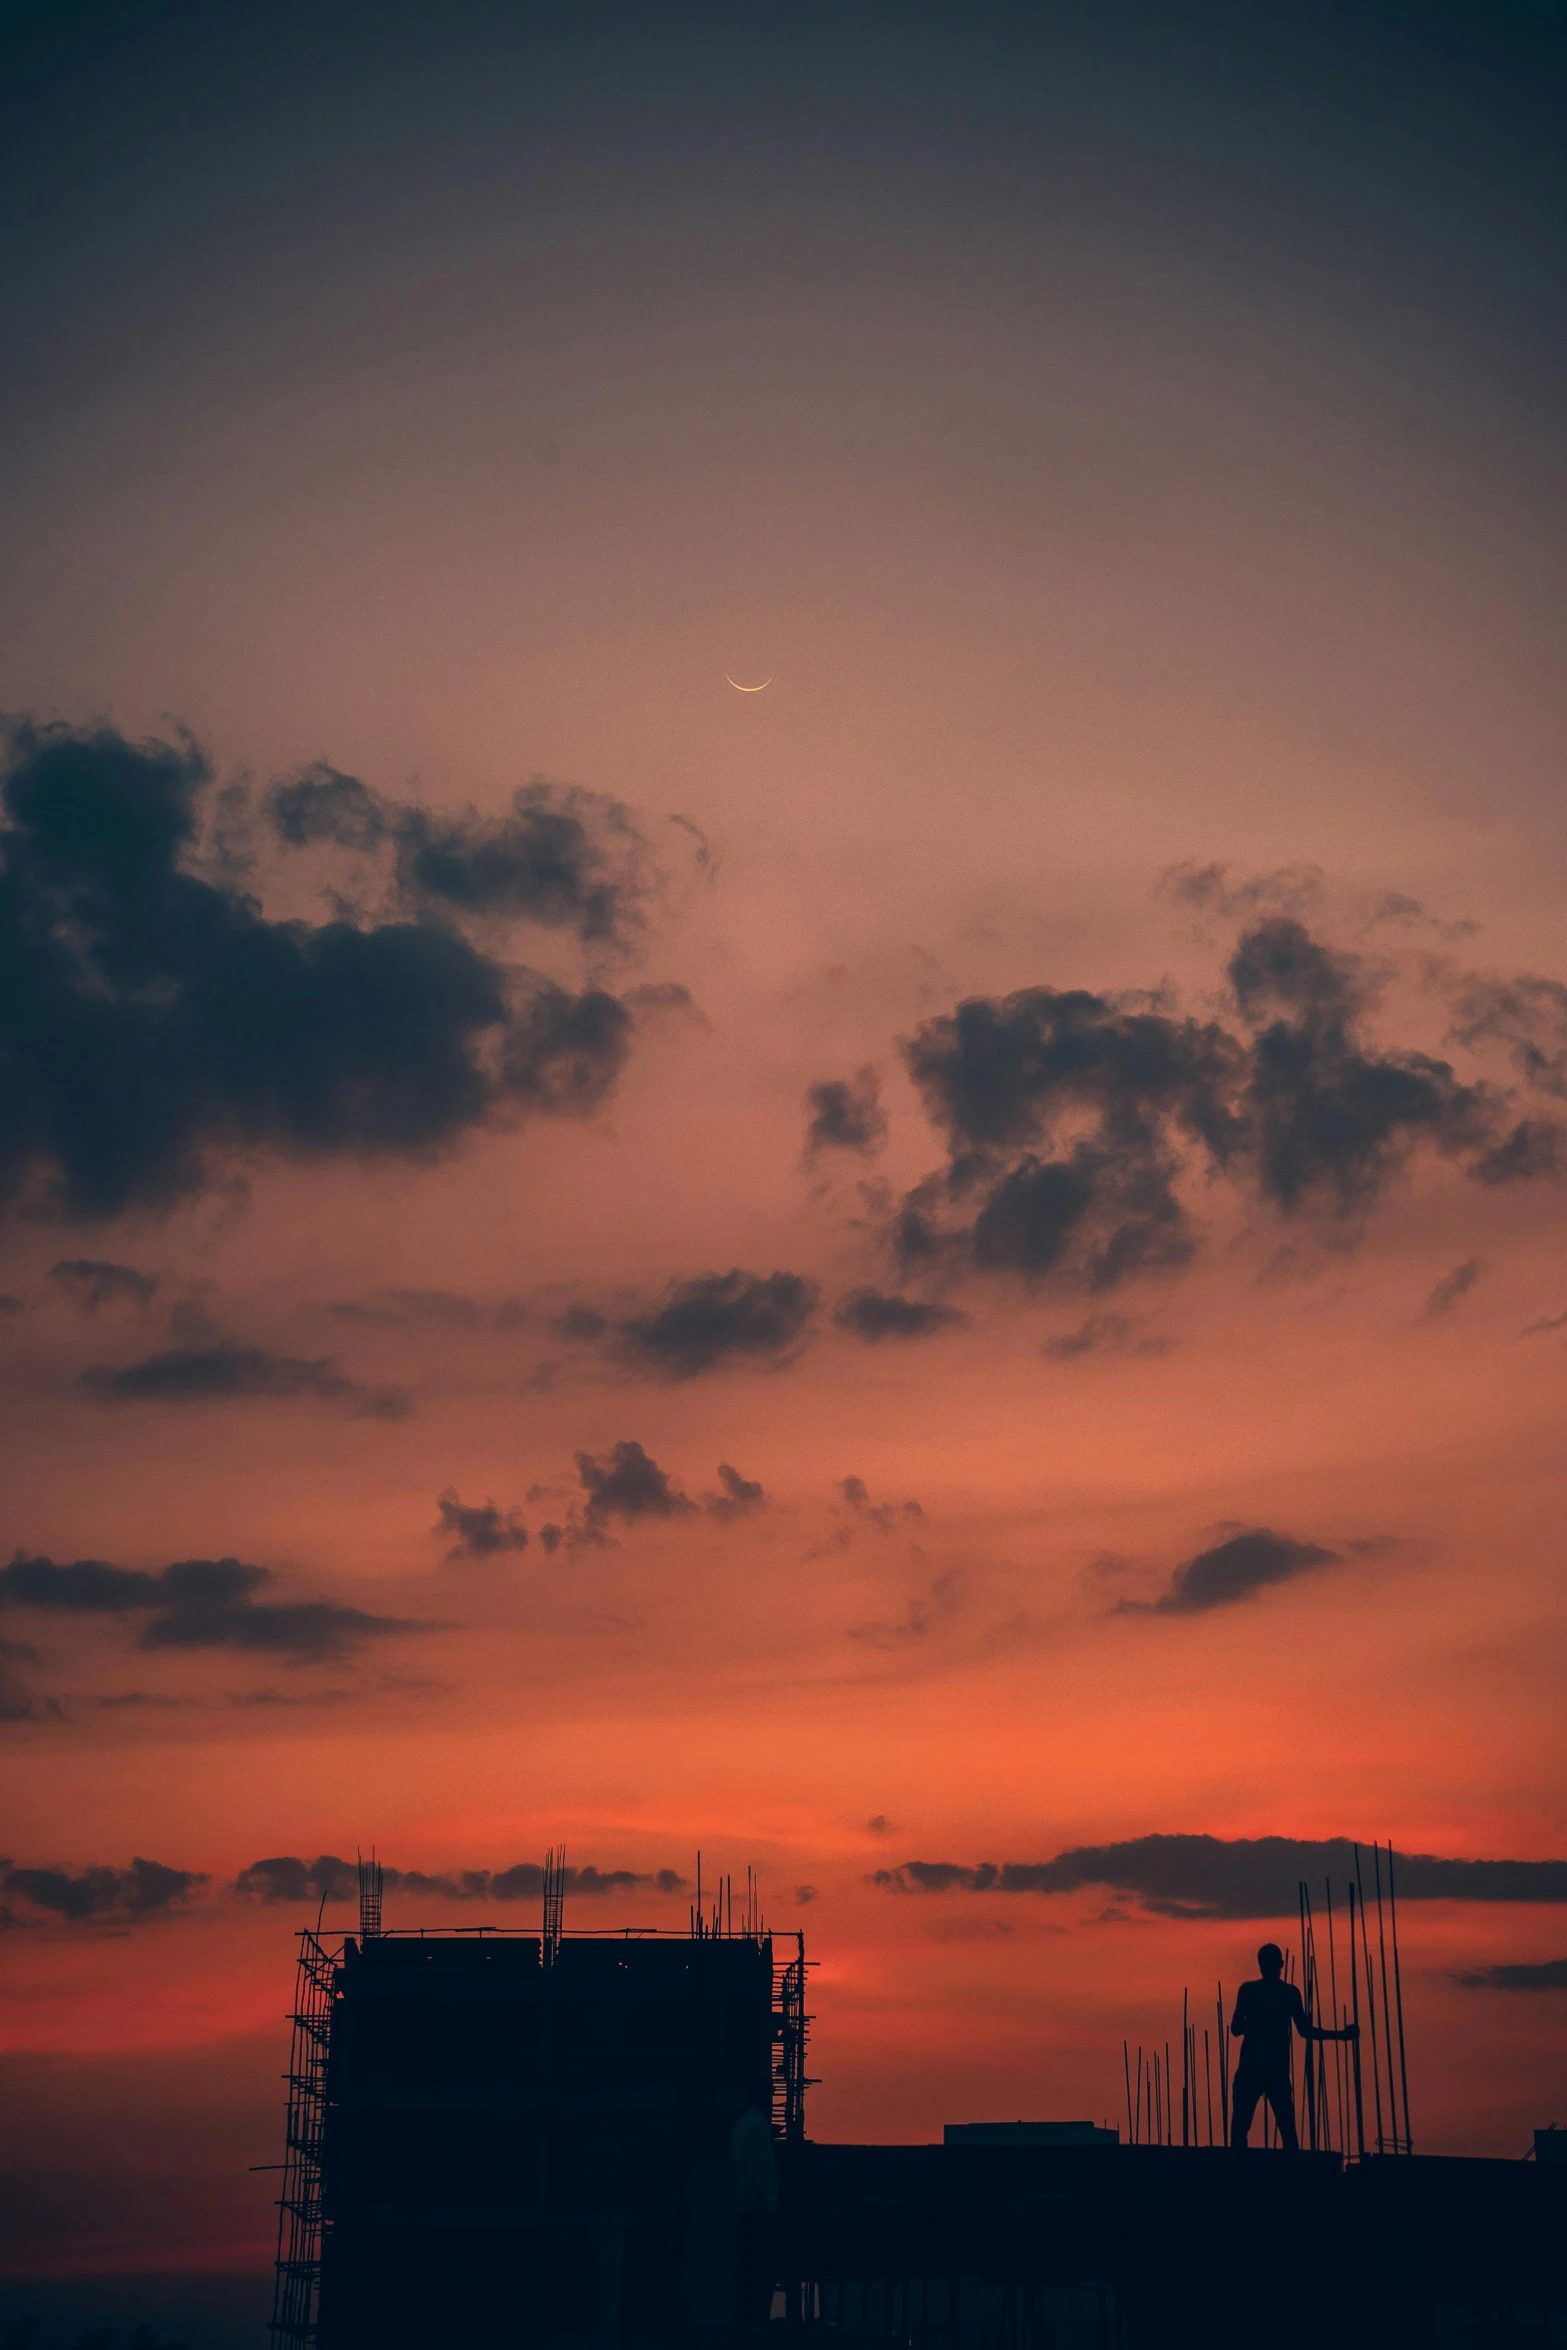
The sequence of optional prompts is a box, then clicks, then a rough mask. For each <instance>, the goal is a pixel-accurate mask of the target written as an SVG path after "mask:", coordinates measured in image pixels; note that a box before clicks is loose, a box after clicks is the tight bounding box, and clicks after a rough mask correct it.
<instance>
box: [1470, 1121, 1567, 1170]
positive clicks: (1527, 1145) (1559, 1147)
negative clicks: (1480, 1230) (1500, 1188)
mask: <svg viewBox="0 0 1567 2350" xmlns="http://www.w3.org/2000/svg"><path fill="white" fill-rule="evenodd" d="M1469 1172H1470V1174H1471V1175H1473V1176H1474V1178H1475V1180H1476V1182H1478V1183H1489V1184H1493V1185H1495V1184H1503V1183H1535V1182H1549V1183H1562V1182H1567V1127H1563V1126H1558V1125H1556V1124H1554V1123H1553V1122H1552V1121H1551V1120H1550V1119H1548V1118H1520V1119H1519V1121H1518V1123H1517V1125H1516V1126H1514V1127H1513V1128H1512V1129H1511V1130H1510V1131H1509V1132H1508V1133H1506V1134H1504V1135H1503V1137H1502V1139H1501V1141H1500V1142H1498V1143H1497V1144H1496V1145H1495V1147H1494V1148H1493V1149H1491V1150H1488V1151H1485V1152H1483V1153H1482V1154H1481V1156H1480V1157H1479V1158H1478V1159H1476V1160H1475V1162H1474V1165H1473V1166H1472V1167H1471V1168H1470V1170H1469Z"/></svg>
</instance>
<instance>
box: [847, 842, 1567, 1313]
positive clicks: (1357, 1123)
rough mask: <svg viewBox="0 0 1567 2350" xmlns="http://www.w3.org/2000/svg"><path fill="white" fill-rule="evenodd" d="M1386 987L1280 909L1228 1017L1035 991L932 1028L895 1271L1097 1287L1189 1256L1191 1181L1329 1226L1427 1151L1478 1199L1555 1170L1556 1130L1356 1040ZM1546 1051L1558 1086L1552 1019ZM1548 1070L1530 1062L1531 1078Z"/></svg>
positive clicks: (921, 1058) (1244, 972)
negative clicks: (1199, 1176) (937, 1167)
mask: <svg viewBox="0 0 1567 2350" xmlns="http://www.w3.org/2000/svg"><path fill="white" fill-rule="evenodd" d="M1273 878H1274V880H1275V881H1277V880H1279V878H1280V877H1277V876H1275V877H1273ZM1221 879H1222V877H1220V878H1215V877H1214V875H1213V874H1210V873H1206V872H1205V873H1203V874H1197V875H1191V874H1188V875H1187V876H1186V877H1185V878H1184V880H1182V881H1181V884H1180V890H1181V892H1184V894H1185V895H1186V897H1187V898H1188V899H1189V900H1190V901H1191V902H1199V901H1201V902H1204V903H1206V902H1209V899H1210V896H1211V892H1212V891H1214V890H1218V889H1219V888H1220V885H1221ZM1178 894H1180V892H1178ZM1286 894H1287V893H1286ZM1215 902H1217V901H1215ZM1259 902H1260V901H1259ZM1292 902H1297V903H1298V902H1299V899H1298V895H1297V897H1296V899H1295V900H1294V901H1292ZM1379 976H1380V975H1379V974H1378V973H1376V972H1374V971H1373V970H1372V969H1371V968H1370V967H1369V966H1367V965H1366V964H1365V963H1364V962H1363V961H1361V960H1360V959H1358V958H1356V957H1354V956H1351V955H1347V954H1343V953H1340V952H1338V951H1336V950H1335V949H1333V948H1331V947H1328V946H1325V945H1324V944H1322V942H1321V941H1319V940H1318V939H1315V938H1313V937H1312V935H1311V934H1310V933H1309V932H1308V931H1307V930H1306V929H1305V928H1304V926H1303V925H1302V924H1301V922H1299V921H1298V920H1297V919H1295V917H1294V915H1293V914H1288V913H1278V912H1274V913H1269V914H1266V915H1264V916H1263V917H1262V918H1261V919H1258V920H1256V921H1255V922H1253V924H1252V926H1251V927H1250V928H1249V929H1247V930H1246V931H1245V932H1244V933H1243V934H1242V936H1241V938H1240V940H1239V942H1238V944H1237V946H1236V948H1235V951H1234V953H1233V955H1232V956H1231V959H1230V962H1229V965H1228V970H1227V977H1228V980H1229V987H1230V994H1231V1000H1232V1004H1233V1007H1234V1013H1233V1016H1232V1017H1231V1019H1230V1020H1229V1021H1228V1022H1225V1021H1219V1020H1209V1021H1196V1020H1192V1019H1182V1018H1177V1017H1175V1016H1174V1015H1173V1014H1171V1013H1169V1012H1167V1011H1165V1010H1163V1009H1161V1008H1158V1007H1157V1006H1156V1005H1153V1004H1150V1003H1149V1002H1148V1001H1147V999H1143V1000H1142V1001H1140V1002H1137V1001H1132V1000H1129V999H1116V998H1112V997H1109V996H1101V995H1094V994H1090V993H1088V992H1087V991H1085V990H1082V989H1076V990H1057V989H1054V988H1048V987H1040V988H1028V989H1024V990H1021V991H1020V992H1018V993H1017V994H1014V995H1010V996H1005V997H1000V998H994V999H992V998H984V997H978V998H974V999H971V1000H970V1001H968V1002H965V1003H961V1004H959V1005H958V1006H957V1008H956V1010H955V1011H953V1012H951V1013H949V1014H946V1015H944V1016H943V1017H941V1018H939V1019H935V1020H931V1021H928V1022H926V1023H925V1025H924V1026H923V1027H921V1028H920V1029H919V1030H918V1031H917V1032H916V1034H915V1035H914V1037H913V1038H912V1039H911V1041H910V1042H909V1044H908V1045H907V1046H906V1048H905V1053H906V1058H907V1062H908V1067H909V1072H910V1075H911V1076H912V1078H913V1080H914V1082H915V1084H916V1086H917V1087H918V1089H919V1091H920V1094H921V1096H922V1098H923V1100H924V1102H925V1106H926V1109H927V1112H928V1114H929V1116H930V1118H931V1120H932V1122H933V1123H934V1124H935V1125H936V1126H937V1127H938V1128H939V1129H940V1131H941V1132H942V1134H943V1136H944V1138H945V1141H946V1145H947V1165H946V1167H945V1169H943V1170H941V1171H939V1172H938V1173H936V1174H933V1175H931V1176H929V1177H927V1178H926V1179H925V1181H924V1182H922V1183H920V1184H919V1185H917V1186H916V1187H915V1188H914V1190H913V1191H911V1192H910V1193H909V1194H908V1195H907V1196H906V1198H905V1199H904V1201H903V1202H902V1205H901V1207H900V1209H899V1210H898V1212H897V1214H896V1216H895V1218H894V1221H893V1229H892V1239H893V1242H894V1246H895V1250H896V1253H897V1256H898V1258H899V1260H900V1262H901V1263H902V1264H903V1265H904V1266H906V1267H915V1266H927V1267H928V1266H930V1265H933V1264H935V1263H937V1262H940V1261H942V1260H944V1259H946V1260H951V1261H952V1262H954V1263H956V1264H960V1265H961V1264H964V1263H966V1264H968V1265H970V1266H973V1267H976V1268H978V1269H980V1270H982V1271H987V1272H991V1273H998V1274H1009V1275H1013V1276H1021V1277H1022V1278H1023V1279H1025V1280H1027V1281H1030V1282H1035V1281H1042V1280H1045V1279H1048V1278H1061V1279H1066V1280H1070V1281H1073V1282H1076V1283H1079V1284H1086V1285H1087V1286H1088V1287H1089V1288H1091V1289H1108V1288H1111V1287H1113V1286H1114V1285H1115V1284H1116V1283H1118V1282H1120V1281H1122V1280H1124V1279H1125V1278H1127V1277H1128V1276H1129V1275H1131V1274H1133V1273H1136V1272H1139V1271H1148V1270H1155V1269H1158V1268H1161V1267H1164V1268H1173V1267H1176V1266H1179V1265H1181V1264H1183V1263H1184V1262H1185V1261H1186V1260H1187V1259H1188V1258H1189V1257H1190V1255H1191V1253H1192V1250H1193V1247H1194V1245H1195V1238H1196V1235H1195V1230H1194V1227H1193V1225H1192V1222H1191V1219H1190V1216H1189V1214H1188V1211H1187V1209H1186V1207H1185V1205H1184V1203H1183V1201H1182V1198H1181V1195H1180V1190H1179V1188H1178V1187H1179V1184H1180V1181H1181V1178H1182V1176H1183V1175H1184V1174H1185V1173H1187V1172H1188V1171H1189V1170H1191V1169H1193V1168H1194V1167H1197V1168H1202V1169H1204V1170H1205V1171H1206V1172H1207V1173H1209V1174H1210V1175H1213V1174H1221V1175H1224V1176H1226V1177H1227V1178H1228V1179H1229V1180H1230V1181H1231V1182H1233V1183H1235V1184H1236V1185H1238V1186H1239V1187H1240V1188H1242V1189H1243V1190H1245V1191H1249V1192H1250V1193H1252V1194H1253V1195H1254V1196H1255V1197H1257V1198H1258V1199H1260V1200H1261V1201H1262V1202H1264V1203H1265V1204H1266V1205H1268V1206H1270V1207H1271V1208H1273V1209H1275V1210H1276V1211H1278V1212H1279V1213H1281V1214H1283V1215H1298V1214H1304V1213H1306V1212H1308V1211H1309V1210H1312V1209H1320V1210H1323V1211H1325V1212H1327V1213H1328V1214H1330V1215H1334V1216H1337V1217H1339V1218H1349V1217H1354V1216H1358V1215H1361V1214H1363V1213H1364V1212H1365V1211H1366V1210H1367V1209H1368V1208H1369V1207H1370V1206H1371V1205H1372V1204H1373V1203H1374V1201H1375V1200H1376V1199H1377V1197H1378V1196H1379V1195H1380V1194H1381V1192H1382V1191H1383V1190H1384V1189H1385V1188H1386V1186H1387V1185H1388V1183H1389V1182H1390V1181H1391V1180H1392V1178H1393V1177H1394V1176H1395V1175H1396V1173H1397V1172H1398V1171H1399V1169H1400V1168H1401V1167H1402V1166H1403V1165H1404V1164H1405V1162H1406V1161H1407V1159H1408V1158H1409V1156H1410V1155H1411V1153H1413V1152H1414V1151H1416V1150H1417V1149H1419V1148H1421V1147H1422V1146H1427V1147H1430V1148H1433V1149H1436V1150H1438V1151H1441V1152H1445V1153H1446V1154H1448V1155H1449V1156H1452V1157H1454V1158H1456V1159H1458V1160H1459V1161H1460V1162H1461V1163H1462V1164H1463V1165H1464V1166H1465V1168H1466V1170H1467V1172H1468V1173H1469V1174H1471V1175H1473V1176H1474V1177H1476V1178H1477V1179H1479V1180H1481V1181H1484V1182H1488V1183H1502V1182H1509V1181H1514V1180H1522V1179H1524V1178H1527V1177H1531V1176H1540V1175H1555V1174H1562V1173H1567V1131H1564V1132H1562V1133H1558V1131H1557V1129H1556V1128H1555V1127H1554V1126H1553V1125H1550V1124H1549V1123H1546V1122H1541V1121H1538V1120H1535V1121H1529V1120H1525V1121H1523V1122H1522V1123H1521V1124H1518V1123H1514V1124H1512V1125H1511V1126H1509V1124H1508V1115H1507V1104H1506V1100H1505V1097H1504V1096H1503V1095H1502V1094H1500V1093H1498V1092H1497V1091H1496V1090H1495V1089H1493V1088H1490V1087H1488V1086H1485V1085H1469V1084H1465V1083H1462V1082H1461V1081H1460V1080H1459V1078H1458V1077H1457V1076H1456V1075H1455V1073H1454V1071H1453V1069H1452V1068H1451V1067H1450V1066H1449V1064H1448V1063H1447V1062H1446V1061H1442V1060H1438V1059H1435V1058H1433V1057H1432V1056H1430V1055H1429V1054H1425V1053H1417V1052H1383V1051H1380V1050H1378V1049H1376V1048H1375V1047H1373V1046H1372V1045H1371V1044H1370V1043H1369V1042H1368V1041H1367V1039H1366V1036H1365V1034H1364V1033H1363V1031H1364V1024H1365V1020H1366V1017H1367V1015H1368V1013H1369V1011H1370V1009H1371V1007H1372V1004H1373V1001H1374V998H1375V995H1376V991H1377V984H1378V979H1379ZM1563 1002H1564V1003H1567V990H1564V991H1563ZM1556 1010H1557V1007H1556V1006H1555V1005H1554V999H1553V1004H1552V1013H1553V1017H1554V1016H1555V1015H1556ZM1472 1026H1473V1032H1474V1033H1475V1034H1476V1035H1478V1034H1479V1033H1480V1029H1481V1024H1480V1023H1479V1020H1478V1015H1477V1018H1476V1021H1475V1022H1474V1023H1473V1024H1472ZM1560 1038H1561V1041H1560V1056H1561V1069H1562V1073H1563V1083H1564V1085H1567V1011H1564V1012H1562V1013H1561V1027H1560ZM1547 1064H1548V1065H1547ZM1555 1067H1556V1064H1555V1061H1554V1060H1550V1059H1549V1057H1548V1056H1547V1057H1546V1059H1544V1060H1536V1061H1534V1062H1531V1064H1530V1070H1531V1081H1533V1082H1543V1079H1542V1078H1541V1077H1540V1075H1539V1072H1540V1071H1541V1070H1542V1069H1544V1070H1546V1074H1548V1075H1550V1074H1551V1073H1552V1072H1554V1070H1555ZM1552 1082H1554V1076H1552Z"/></svg>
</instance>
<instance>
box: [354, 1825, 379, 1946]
mask: <svg viewBox="0 0 1567 2350" xmlns="http://www.w3.org/2000/svg"><path fill="white" fill-rule="evenodd" d="M356 1857H357V1859H358V1862H359V1938H360V1940H361V1941H362V1942H370V1941H373V1940H374V1938H375V1936H376V1935H377V1934H379V1933H380V1931H381V1894H382V1891H383V1890H384V1887H383V1877H384V1874H385V1872H384V1871H383V1869H382V1867H381V1864H380V1862H379V1861H378V1860H377V1859H376V1857H375V1846H374V1845H373V1844H372V1845H371V1847H370V1858H369V1859H368V1860H366V1858H365V1856H364V1854H363V1853H362V1852H361V1853H359V1854H357V1855H356Z"/></svg>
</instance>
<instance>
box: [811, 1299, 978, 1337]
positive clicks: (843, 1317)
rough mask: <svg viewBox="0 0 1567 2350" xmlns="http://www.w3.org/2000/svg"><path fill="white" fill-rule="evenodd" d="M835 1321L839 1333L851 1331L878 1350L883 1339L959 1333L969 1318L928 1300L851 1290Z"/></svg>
mask: <svg viewBox="0 0 1567 2350" xmlns="http://www.w3.org/2000/svg"><path fill="white" fill-rule="evenodd" d="M832 1318H833V1320H834V1322H835V1323H836V1324H837V1326H838V1328H839V1329H840V1330H850V1331H852V1332H853V1333H854V1336H855V1337H856V1338H863V1339H864V1340H865V1341H866V1343H867V1344H868V1345H871V1346H875V1345H877V1344H879V1342H880V1341H881V1340H882V1339H884V1338H933V1337H934V1336H935V1334H936V1332H937V1331H938V1330H952V1329H956V1328H957V1327H958V1326H959V1325H960V1324H962V1323H964V1322H966V1321H967V1319H968V1316H967V1315H966V1314H960V1313H959V1312H958V1310H957V1308H956V1307H955V1306H942V1305H933V1304H931V1303H930V1302H929V1301H928V1300H927V1299H925V1298H917V1297H897V1296H888V1295H887V1294H886V1293H885V1292H884V1291H882V1290H880V1289H851V1290H850V1291H849V1293H848V1295H847V1296H846V1297H842V1298H840V1299H839V1301H838V1303H837V1305H836V1307H835V1308H834V1309H833V1317H832Z"/></svg>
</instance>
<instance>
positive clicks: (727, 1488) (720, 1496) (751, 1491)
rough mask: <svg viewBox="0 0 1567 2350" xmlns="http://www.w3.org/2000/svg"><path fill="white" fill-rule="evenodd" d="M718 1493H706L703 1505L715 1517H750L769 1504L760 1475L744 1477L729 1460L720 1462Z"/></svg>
mask: <svg viewBox="0 0 1567 2350" xmlns="http://www.w3.org/2000/svg"><path fill="white" fill-rule="evenodd" d="M718 1484H719V1490H718V1492H717V1493H704V1494H703V1496H702V1507H703V1509H705V1510H706V1511H707V1513H708V1515H709V1516H710V1517H714V1518H749V1517H753V1516H754V1515H755V1514H756V1512H757V1511H758V1510H760V1509H765V1508H766V1506H767V1496H766V1494H765V1493H764V1492H763V1491H762V1483H761V1479H760V1478H759V1477H742V1476H741V1474H740V1472H739V1470H738V1469H736V1468H733V1467H731V1465H730V1463H729V1462H728V1461H720V1462H719V1464H718Z"/></svg>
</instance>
